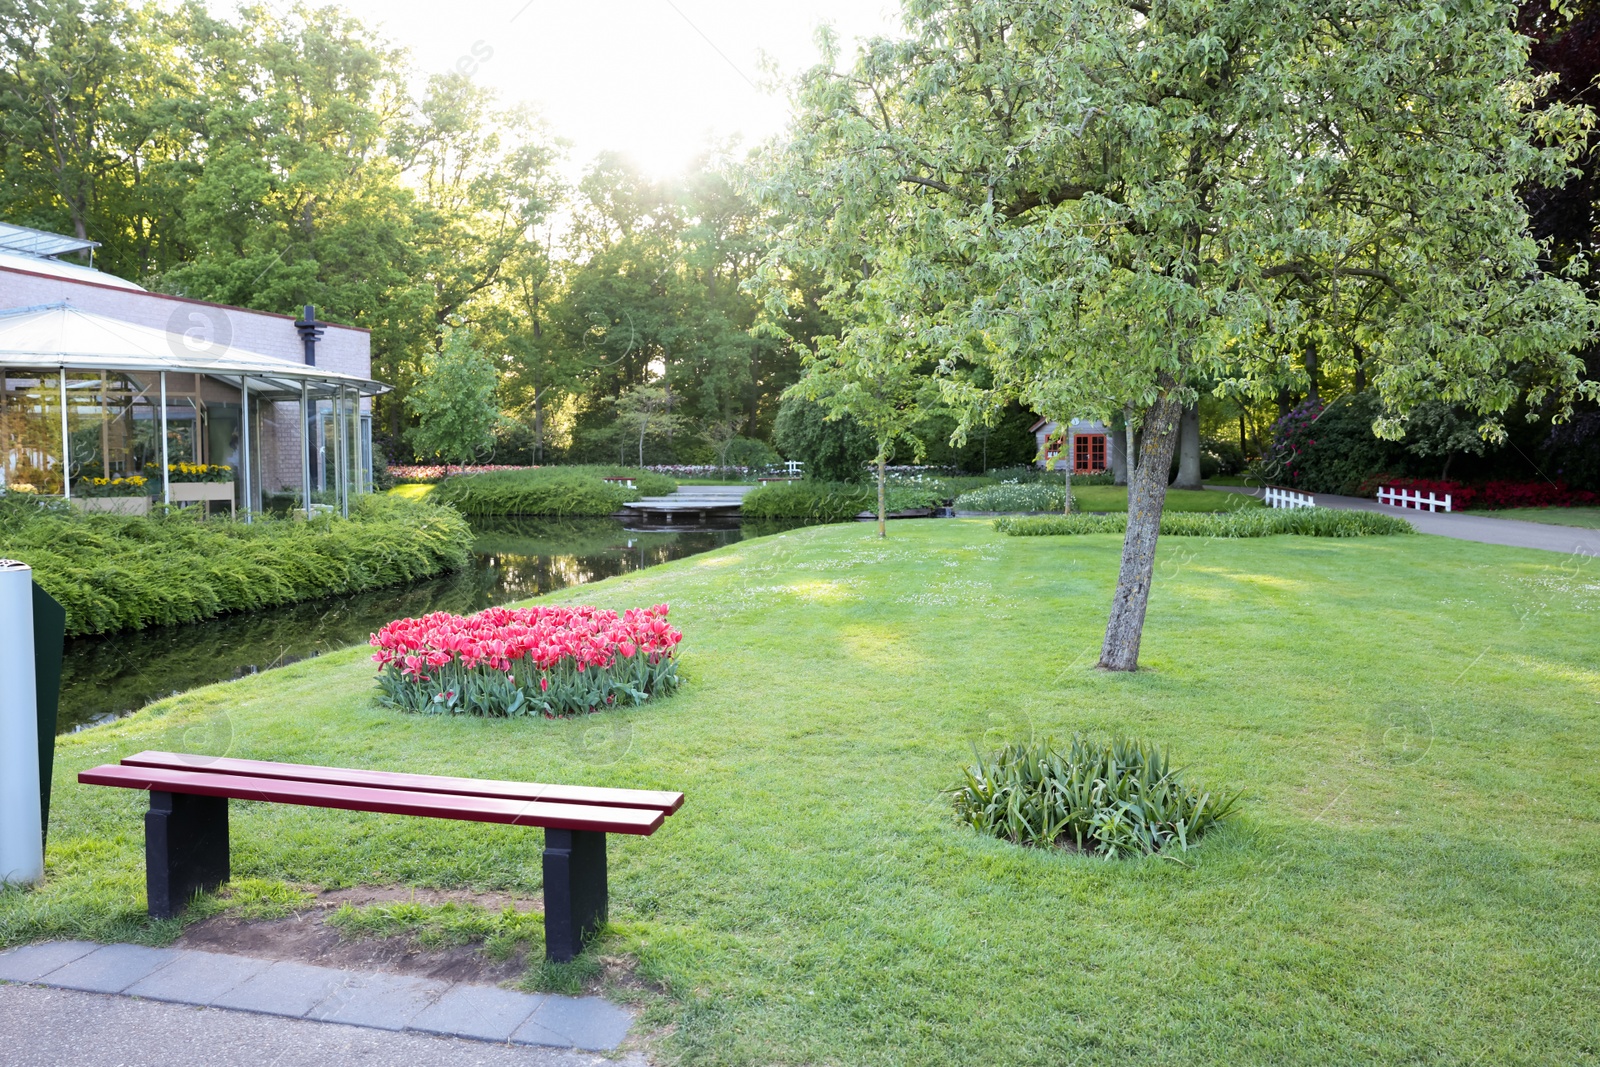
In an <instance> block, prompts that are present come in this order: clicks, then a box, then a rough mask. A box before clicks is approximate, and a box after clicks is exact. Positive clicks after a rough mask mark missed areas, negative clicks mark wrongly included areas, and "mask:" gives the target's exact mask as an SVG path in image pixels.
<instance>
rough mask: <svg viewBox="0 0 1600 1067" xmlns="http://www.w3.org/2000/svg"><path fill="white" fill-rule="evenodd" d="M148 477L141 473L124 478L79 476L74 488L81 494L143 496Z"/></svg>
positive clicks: (148, 481)
mask: <svg viewBox="0 0 1600 1067" xmlns="http://www.w3.org/2000/svg"><path fill="white" fill-rule="evenodd" d="M149 484H150V479H148V478H146V477H144V476H143V475H141V474H130V475H128V476H127V477H125V478H81V479H79V480H78V483H77V487H76V489H75V490H74V491H75V492H77V493H78V494H80V495H82V496H96V497H98V496H143V495H144V494H145V492H146V487H147V486H148V485H149Z"/></svg>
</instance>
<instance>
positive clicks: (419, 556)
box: [0, 496, 472, 634]
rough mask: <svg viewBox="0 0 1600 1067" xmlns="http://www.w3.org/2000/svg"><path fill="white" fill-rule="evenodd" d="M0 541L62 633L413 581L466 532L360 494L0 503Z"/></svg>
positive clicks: (443, 567) (458, 552)
mask: <svg viewBox="0 0 1600 1067" xmlns="http://www.w3.org/2000/svg"><path fill="white" fill-rule="evenodd" d="M0 544H3V545H4V546H5V554H6V555H8V556H12V557H15V558H17V559H20V560H22V561H23V562H25V563H27V564H29V565H31V566H32V567H33V571H34V577H35V578H36V579H37V580H38V582H39V584H40V585H42V586H43V587H44V588H45V591H46V592H48V593H49V594H50V595H51V596H53V597H55V598H56V599H57V600H58V601H60V602H61V604H62V605H63V606H64V607H65V608H66V609H67V632H68V633H70V634H98V633H111V632H113V631H117V630H138V629H143V628H144V627H146V626H165V625H170V624H172V623H183V622H196V621H198V620H200V619H207V618H211V617H212V616H214V615H220V614H222V613H224V612H229V611H249V610H255V609H259V608H268V607H277V606H280V605H283V604H293V603H296V602H298V601H302V600H314V599H317V598H319V597H327V596H335V595H338V594H342V593H354V592H360V591H362V590H366V589H377V588H379V587H381V586H386V585H395V584H399V583H405V582H414V581H417V580H419V579H422V578H427V577H430V576H432V575H436V574H440V573H443V572H445V571H449V570H454V569H457V568H460V567H464V566H465V565H466V564H467V562H468V560H469V559H470V557H471V549H472V530H471V528H470V527H469V526H468V525H467V522H466V520H465V519H463V518H462V517H461V516H460V515H458V514H456V513H455V512H454V511H451V510H450V509H449V508H441V507H435V506H434V505H432V504H428V503H415V502H410V501H404V500H398V499H395V498H391V497H377V496H362V497H358V498H357V499H356V501H355V505H354V507H353V509H352V513H351V517H350V518H349V519H348V520H346V519H337V518H332V517H319V518H316V519H313V520H312V521H311V522H293V521H290V520H287V519H266V518H260V517H258V518H257V519H256V521H255V522H254V523H249V524H247V523H244V522H239V521H236V520H233V519H229V518H223V517H218V518H213V519H207V518H205V517H204V516H203V515H202V513H201V512H200V511H199V509H173V510H172V511H170V512H169V513H167V514H156V515H151V516H148V517H145V516H124V515H111V514H105V513H82V512H70V511H65V510H58V509H54V508H41V507H39V506H38V505H37V504H34V503H32V502H28V501H15V500H13V499H12V498H11V497H9V496H8V497H7V498H5V499H4V500H0Z"/></svg>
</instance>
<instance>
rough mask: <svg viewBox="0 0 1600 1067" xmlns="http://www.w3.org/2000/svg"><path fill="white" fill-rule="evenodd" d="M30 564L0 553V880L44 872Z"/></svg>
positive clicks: (29, 879) (22, 879)
mask: <svg viewBox="0 0 1600 1067" xmlns="http://www.w3.org/2000/svg"><path fill="white" fill-rule="evenodd" d="M38 699H39V698H38V691H37V684H36V681H35V678H34V670H33V568H31V567H29V566H28V565H27V564H26V563H17V562H15V561H14V560H9V559H0V883H14V884H25V885H31V884H32V883H34V882H38V881H40V880H41V879H43V878H44V827H43V826H42V825H41V817H42V816H41V813H40V810H39V707H38Z"/></svg>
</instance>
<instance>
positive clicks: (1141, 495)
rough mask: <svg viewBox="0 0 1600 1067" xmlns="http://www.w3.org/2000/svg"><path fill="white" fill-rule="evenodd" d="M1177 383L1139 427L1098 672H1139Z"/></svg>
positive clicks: (1166, 387) (1178, 409) (1178, 411)
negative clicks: (1118, 564) (1114, 587)
mask: <svg viewBox="0 0 1600 1067" xmlns="http://www.w3.org/2000/svg"><path fill="white" fill-rule="evenodd" d="M1175 391H1176V385H1175V383H1171V382H1164V383H1163V391H1162V393H1161V398H1160V399H1159V400H1157V401H1156V404H1155V406H1154V407H1152V408H1151V409H1150V410H1149V411H1148V412H1147V413H1146V414H1145V419H1144V425H1143V426H1142V427H1141V430H1142V436H1143V438H1144V447H1143V450H1142V451H1141V453H1140V455H1139V465H1138V467H1137V468H1136V469H1135V471H1134V474H1133V479H1132V484H1131V485H1129V486H1128V532H1127V535H1126V536H1125V537H1124V538H1123V539H1122V568H1121V570H1120V571H1119V572H1118V574H1117V592H1116V595H1115V596H1113V597H1112V600H1111V619H1110V621H1109V622H1107V623H1106V640H1105V644H1104V645H1103V646H1102V647H1101V649H1100V667H1101V669H1103V670H1108V671H1132V670H1138V668H1139V639H1140V637H1141V636H1142V635H1143V633H1144V613H1145V608H1146V607H1147V606H1148V605H1149V603H1150V579H1151V576H1152V575H1153V574H1154V573H1155V566H1156V538H1157V537H1158V536H1159V535H1160V533H1161V509H1162V507H1163V505H1165V503H1166V500H1167V470H1168V468H1169V467H1170V466H1171V464H1172V451H1173V448H1174V447H1175V446H1176V445H1177V442H1178V421H1179V418H1180V417H1181V415H1182V412H1183V405H1182V404H1180V403H1179V402H1178V400H1177V398H1176V396H1175V395H1174V394H1175Z"/></svg>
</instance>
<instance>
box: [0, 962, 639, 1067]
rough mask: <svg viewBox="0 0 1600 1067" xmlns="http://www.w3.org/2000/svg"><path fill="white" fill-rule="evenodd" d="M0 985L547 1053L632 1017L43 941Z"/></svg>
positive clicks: (404, 979) (617, 1033)
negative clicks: (523, 1047)
mask: <svg viewBox="0 0 1600 1067" xmlns="http://www.w3.org/2000/svg"><path fill="white" fill-rule="evenodd" d="M0 982H16V983H24V984H28V985H41V986H49V987H52V988H55V989H72V990H79V991H81V992H85V993H117V994H123V995H125V996H131V997H139V998H143V999H146V1000H156V1001H165V1002H168V1003H172V1004H187V1005H193V1006H196V1007H206V1008H227V1009H231V1010H234V1011H243V1012H254V1013H256V1014H260V1015H275V1016H282V1017H285V1018H291V1019H304V1020H310V1021H316V1022H328V1023H344V1024H347V1025H350V1026H360V1027H367V1028H370V1029H376V1030H390V1031H410V1032H413V1033H420V1034H437V1035H442V1036H446V1037H461V1038H472V1039H475V1040H478V1041H498V1042H510V1043H511V1044H514V1045H537V1046H543V1047H546V1048H566V1049H584V1050H589V1051H609V1050H612V1049H615V1048H616V1047H617V1046H618V1045H620V1044H621V1043H622V1041H623V1039H624V1038H625V1037H627V1035H628V1027H629V1025H630V1024H631V1023H632V1021H633V1020H632V1017H631V1016H630V1015H629V1014H628V1013H627V1012H625V1011H623V1010H622V1009H621V1008H619V1007H617V1006H616V1005H615V1004H612V1003H611V1002H610V1001H608V1000H605V999H603V998H601V997H563V996H546V995H541V994H531V993H519V992H516V991H514V990H509V989H501V988H499V987H497V986H485V985H471V984H468V983H465V982H454V983H452V982H446V981H437V980H434V979H428V978H415V977H409V976H404V975H393V974H381V973H377V972H371V971H346V970H339V969H336V968H333V967H315V966H311V965H310V964H305V963H295V962H292V961H287V960H263V959H255V958H253V957H249V956H234V955H227V954H223V953H217V952H200V951H196V950H192V949H187V950H185V949H165V948H145V947H142V946H139V945H98V944H94V943H93V942H88V941H51V942H46V943H43V944H37V945H24V946H23V947H21V948H17V949H12V950H11V951H9V952H5V953H0Z"/></svg>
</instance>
